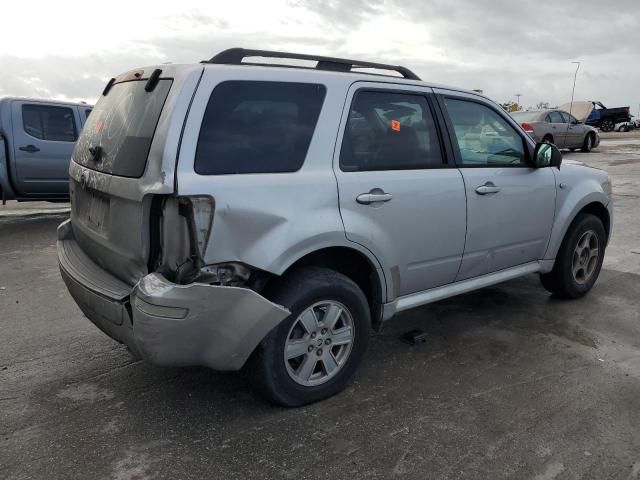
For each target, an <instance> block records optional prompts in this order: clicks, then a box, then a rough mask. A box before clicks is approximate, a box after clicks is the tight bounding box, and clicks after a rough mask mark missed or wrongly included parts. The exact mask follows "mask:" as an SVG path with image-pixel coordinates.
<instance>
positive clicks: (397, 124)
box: [391, 120, 400, 132]
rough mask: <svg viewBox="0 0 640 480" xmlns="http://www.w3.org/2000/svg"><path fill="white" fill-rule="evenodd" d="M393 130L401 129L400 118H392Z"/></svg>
mask: <svg viewBox="0 0 640 480" xmlns="http://www.w3.org/2000/svg"><path fill="white" fill-rule="evenodd" d="M391 130H393V131H394V132H399V131H400V122H399V121H398V120H391Z"/></svg>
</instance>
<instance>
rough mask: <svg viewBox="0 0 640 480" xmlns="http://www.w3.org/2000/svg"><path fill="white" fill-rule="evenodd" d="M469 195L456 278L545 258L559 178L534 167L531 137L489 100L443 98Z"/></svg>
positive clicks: (448, 96)
mask: <svg viewBox="0 0 640 480" xmlns="http://www.w3.org/2000/svg"><path fill="white" fill-rule="evenodd" d="M441 102H442V103H441V104H442V106H443V109H444V110H445V111H446V112H447V121H448V129H449V132H450V136H451V139H452V142H453V143H454V149H455V153H456V162H457V164H458V166H459V169H460V172H461V173H462V176H463V178H464V184H465V188H466V193H467V237H466V245H465V250H464V257H463V259H462V265H461V267H460V272H459V274H458V276H457V280H464V279H467V278H472V277H477V276H479V275H484V274H488V273H492V272H496V271H499V270H503V269H506V268H509V267H514V266H517V265H521V264H524V263H528V262H532V261H535V260H538V259H541V258H542V257H543V255H544V252H545V249H546V246H547V243H548V241H549V235H550V233H551V226H552V224H553V218H554V212H555V199H556V187H555V176H554V174H553V172H552V171H551V169H550V168H538V169H536V168H531V167H530V164H529V159H528V156H529V155H530V154H531V150H532V149H530V148H529V146H528V143H527V142H528V141H530V140H528V137H527V136H526V134H524V132H521V131H520V130H518V129H516V127H515V125H514V123H513V120H511V119H510V118H509V116H508V115H507V114H506V113H504V112H502V111H501V109H499V108H498V107H495V106H494V105H493V104H491V103H490V102H488V101H485V100H483V99H481V98H480V97H471V96H466V95H465V94H460V95H457V94H456V95H452V94H450V93H445V94H444V95H443V96H442V97H441Z"/></svg>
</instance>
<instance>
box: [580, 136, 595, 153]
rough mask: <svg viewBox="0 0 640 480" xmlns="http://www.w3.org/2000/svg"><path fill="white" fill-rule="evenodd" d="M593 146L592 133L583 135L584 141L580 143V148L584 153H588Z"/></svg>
mask: <svg viewBox="0 0 640 480" xmlns="http://www.w3.org/2000/svg"><path fill="white" fill-rule="evenodd" d="M592 148H593V134H592V133H587V136H586V137H584V142H583V143H582V148H581V149H580V150H581V151H583V152H584V153H589V152H590V151H591V149H592Z"/></svg>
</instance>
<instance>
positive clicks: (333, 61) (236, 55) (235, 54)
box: [202, 48, 420, 80]
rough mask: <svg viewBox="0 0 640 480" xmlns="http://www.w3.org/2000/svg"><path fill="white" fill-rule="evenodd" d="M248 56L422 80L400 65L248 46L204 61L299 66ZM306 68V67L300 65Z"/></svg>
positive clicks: (334, 70) (343, 70) (342, 70)
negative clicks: (254, 60)
mask: <svg viewBox="0 0 640 480" xmlns="http://www.w3.org/2000/svg"><path fill="white" fill-rule="evenodd" d="M246 57H269V58H288V59H294V60H312V61H316V62H318V63H317V64H316V66H315V68H316V69H318V70H331V71H333V72H352V71H353V69H354V68H372V69H376V70H388V71H393V72H398V73H399V74H400V75H402V76H403V77H404V78H408V79H411V80H420V77H418V76H417V75H416V74H415V73H413V72H412V71H411V70H409V69H408V68H406V67H402V66H400V65H386V64H384V63H372V62H362V61H360V60H348V59H346V58H334V57H321V56H318V55H305V54H302V53H286V52H274V51H270V50H250V49H246V48H230V49H228V50H224V51H222V52H220V53H218V54H217V55H216V56H215V57H213V58H211V59H210V60H204V61H203V62H202V63H219V64H227V65H229V64H230V65H241V64H242V65H260V66H270V67H271V66H286V67H297V65H279V64H264V63H251V62H243V61H242V60H243V59H244V58H246ZM298 68H305V67H298Z"/></svg>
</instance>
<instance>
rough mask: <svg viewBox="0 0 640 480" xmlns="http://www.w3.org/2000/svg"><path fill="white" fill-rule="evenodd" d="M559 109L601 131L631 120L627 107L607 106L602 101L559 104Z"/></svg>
mask: <svg viewBox="0 0 640 480" xmlns="http://www.w3.org/2000/svg"><path fill="white" fill-rule="evenodd" d="M559 108H560V110H564V111H566V112H571V113H572V115H574V116H575V117H576V118H577V119H578V120H580V121H581V122H583V123H584V124H586V125H591V126H593V127H597V128H599V129H600V130H602V131H603V132H611V131H613V130H614V129H615V128H616V124H618V123H627V122H629V121H631V114H630V109H629V107H616V108H607V107H605V106H604V105H603V104H602V102H596V101H586V102H585V101H581V102H573V104H572V103H571V102H569V103H565V104H564V105H560V107H559Z"/></svg>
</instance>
